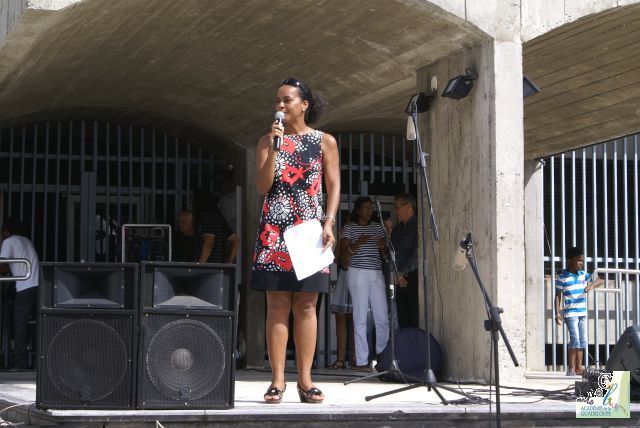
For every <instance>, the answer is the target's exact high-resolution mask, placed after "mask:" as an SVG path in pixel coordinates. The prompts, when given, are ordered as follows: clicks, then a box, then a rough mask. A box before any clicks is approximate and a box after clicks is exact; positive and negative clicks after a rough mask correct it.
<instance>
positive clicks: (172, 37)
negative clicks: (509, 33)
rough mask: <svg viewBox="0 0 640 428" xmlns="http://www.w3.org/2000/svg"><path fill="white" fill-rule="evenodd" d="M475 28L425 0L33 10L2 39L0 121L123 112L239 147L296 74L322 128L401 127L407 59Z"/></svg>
mask: <svg viewBox="0 0 640 428" xmlns="http://www.w3.org/2000/svg"><path fill="white" fill-rule="evenodd" d="M65 5H66V4H65ZM486 37H487V36H486V35H484V34H483V33H482V32H481V31H479V30H478V29H477V28H476V27H474V26H473V25H471V24H469V23H468V22H467V21H465V20H463V19H459V18H456V17H454V16H453V15H451V14H450V13H447V12H444V11H443V10H442V9H440V8H439V7H437V6H433V5H431V4H430V3H428V2H416V1H403V0H392V1H390V0H367V1H357V2H345V1H341V0H317V1H300V0H295V1H294V0H286V1H279V2H272V1H266V0H250V1H244V2H231V1H230V2H208V1H196V0H193V1H180V2H168V1H141V0H131V1H109V2H105V1H98V0H86V1H82V2H78V3H75V4H72V5H70V6H68V7H66V8H64V9H62V10H57V11H51V10H49V11H43V10H33V9H31V10H28V11H27V12H25V14H24V15H23V16H22V18H21V19H20V21H19V23H18V24H17V25H16V27H15V28H14V29H13V31H12V32H11V33H10V34H9V36H8V38H7V40H6V42H5V43H4V44H3V45H2V46H0V99H2V100H3V102H2V103H1V104H0V123H1V124H3V125H5V126H6V125H15V124H18V123H24V122H28V121H34V120H43V119H51V118H54V119H55V118H56V117H64V116H67V117H74V118H87V119H105V120H122V119H123V118H124V119H126V120H127V121H128V122H130V123H139V124H142V125H146V126H154V127H156V128H160V129H162V128H166V127H168V125H171V126H173V127H174V128H175V127H176V126H178V127H179V128H180V129H182V131H183V132H184V133H189V130H190V129H191V128H193V129H195V130H197V132H194V133H193V138H196V139H198V138H199V139H200V141H194V142H196V143H198V142H199V143H204V144H207V143H209V144H210V143H212V141H211V136H212V135H214V136H216V139H217V138H220V139H222V140H226V141H233V142H236V143H238V144H241V145H244V146H247V147H249V146H253V145H254V144H255V141H256V139H257V138H258V137H259V135H261V134H262V133H263V132H264V131H265V130H266V129H267V128H268V125H269V123H270V122H271V120H272V117H273V109H274V108H273V104H272V100H273V97H274V95H275V90H276V89H277V86H278V82H279V81H280V80H281V79H283V78H284V77H287V76H296V77H298V78H300V79H302V80H305V81H306V82H307V83H308V84H309V85H310V86H311V87H312V88H316V89H319V90H320V91H321V92H322V93H323V94H324V96H325V98H326V99H327V100H328V102H329V105H330V108H329V110H328V112H327V114H326V115H325V116H324V118H323V121H322V122H321V123H320V124H319V125H320V127H322V128H324V129H330V130H333V131H339V130H347V129H349V130H367V131H374V132H382V133H387V134H402V133H403V132H404V127H405V125H406V122H405V115H404V108H405V106H406V104H407V101H408V100H409V97H410V96H411V95H412V94H413V93H415V92H416V87H417V82H416V75H415V73H416V69H418V68H420V67H422V66H424V65H427V64H430V63H432V62H434V61H436V60H437V59H439V58H442V57H445V56H447V55H449V54H451V53H453V52H456V51H460V50H462V49H465V48H468V47H471V46H474V45H477V44H478V43H479V42H480V41H481V40H483V39H484V38H486ZM55 112H58V113H55ZM196 135H199V136H200V137H196ZM205 135H209V138H208V139H207V137H204V136H205ZM202 140H207V141H202Z"/></svg>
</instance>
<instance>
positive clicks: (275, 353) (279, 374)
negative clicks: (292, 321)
mask: <svg viewBox="0 0 640 428" xmlns="http://www.w3.org/2000/svg"><path fill="white" fill-rule="evenodd" d="M291 300H292V293H290V292H288V291H267V353H268V354H269V363H270V364H271V384H272V385H273V386H275V387H276V388H278V389H283V388H284V383H285V380H284V366H285V363H286V358H287V341H288V340H289V313H290V312H291Z"/></svg>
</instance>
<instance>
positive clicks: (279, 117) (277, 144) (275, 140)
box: [273, 111, 284, 152]
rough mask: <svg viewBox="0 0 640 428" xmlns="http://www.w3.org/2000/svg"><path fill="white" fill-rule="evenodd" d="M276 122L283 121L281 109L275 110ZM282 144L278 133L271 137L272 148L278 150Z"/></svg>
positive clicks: (279, 123)
mask: <svg viewBox="0 0 640 428" xmlns="http://www.w3.org/2000/svg"><path fill="white" fill-rule="evenodd" d="M276 122H278V125H282V123H283V122H284V113H283V112H281V111H277V112H276ZM281 144H282V138H280V136H279V135H275V136H274V137H273V150H275V151H276V152H277V151H279V150H280V145H281Z"/></svg>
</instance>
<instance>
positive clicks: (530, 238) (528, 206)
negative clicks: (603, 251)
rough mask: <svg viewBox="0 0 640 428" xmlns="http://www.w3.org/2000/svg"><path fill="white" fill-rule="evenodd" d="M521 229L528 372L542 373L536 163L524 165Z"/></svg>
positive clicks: (540, 221)
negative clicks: (522, 231)
mask: <svg viewBox="0 0 640 428" xmlns="http://www.w3.org/2000/svg"><path fill="white" fill-rule="evenodd" d="M524 172H525V180H524V181H525V184H524V207H525V210H524V213H525V214H524V227H525V231H524V232H525V258H526V260H527V264H526V271H525V274H526V279H525V281H526V282H525V284H526V311H527V312H526V320H525V322H526V327H527V329H526V332H527V335H526V340H527V364H526V368H527V369H528V370H543V369H544V331H545V319H546V318H545V316H544V315H545V314H544V311H545V305H544V263H543V261H542V258H543V256H544V238H543V232H542V230H543V222H544V213H543V210H542V196H543V188H542V167H541V165H540V163H539V162H538V161H536V160H531V161H526V162H525V165H524Z"/></svg>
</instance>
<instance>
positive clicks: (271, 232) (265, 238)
mask: <svg viewBox="0 0 640 428" xmlns="http://www.w3.org/2000/svg"><path fill="white" fill-rule="evenodd" d="M279 236H280V228H279V227H278V226H276V225H272V224H267V225H265V227H264V230H263V231H262V233H261V234H260V239H261V240H262V245H264V246H265V247H273V246H274V245H276V242H277V241H278V237H279Z"/></svg>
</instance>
